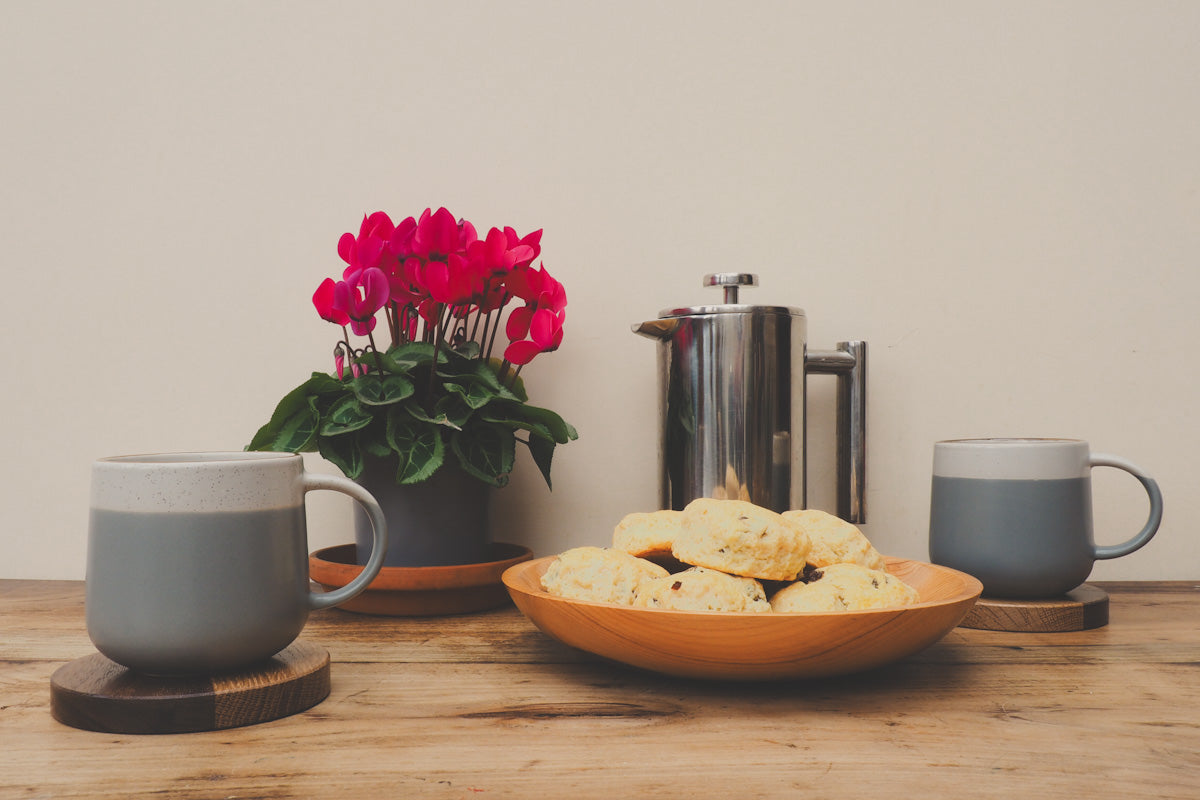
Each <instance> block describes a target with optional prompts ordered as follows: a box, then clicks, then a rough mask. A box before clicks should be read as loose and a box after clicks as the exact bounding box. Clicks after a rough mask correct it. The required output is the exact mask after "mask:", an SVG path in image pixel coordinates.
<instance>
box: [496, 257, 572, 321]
mask: <svg viewBox="0 0 1200 800" xmlns="http://www.w3.org/2000/svg"><path fill="white" fill-rule="evenodd" d="M505 285H506V286H507V287H508V291H510V292H511V293H512V294H513V295H514V296H516V297H519V298H521V299H522V300H524V301H525V302H526V303H527V304H530V305H535V306H537V307H539V308H549V309H552V310H554V311H561V310H563V309H564V308H566V305H567V290H566V289H564V288H563V285H562V284H561V283H559V282H558V281H556V280H555V279H554V278H553V277H551V276H550V273H549V272H546V268H545V267H542V268H541V269H533V268H532V267H525V268H523V269H514V270H513V271H512V273H511V274H510V275H509V277H508V280H507V281H506V283H505Z"/></svg>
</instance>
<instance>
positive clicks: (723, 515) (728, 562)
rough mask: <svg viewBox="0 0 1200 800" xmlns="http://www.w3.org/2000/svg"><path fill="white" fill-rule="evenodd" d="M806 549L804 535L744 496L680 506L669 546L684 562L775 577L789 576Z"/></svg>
mask: <svg viewBox="0 0 1200 800" xmlns="http://www.w3.org/2000/svg"><path fill="white" fill-rule="evenodd" d="M808 551H809V540H808V534H806V533H805V532H804V530H803V529H802V528H801V527H800V526H799V525H798V524H796V523H795V522H793V521H791V520H789V519H785V518H784V517H783V516H782V515H780V514H776V513H775V512H774V511H771V510H769V509H766V508H762V507H760V506H756V505H754V504H753V503H748V502H746V501H744V500H713V499H709V498H701V499H698V500H693V501H692V502H690V503H688V505H687V507H686V508H684V509H683V524H682V526H681V527H680V531H679V535H678V538H677V539H676V541H675V543H674V546H673V547H672V548H671V552H672V554H673V555H674V556H675V558H677V559H679V560H680V561H682V562H683V563H685V564H691V565H692V566H696V567H708V568H709V569H715V570H719V571H721V572H728V573H729V574H731V575H740V576H742V577H745V578H758V579H760V580H775V581H791V580H795V579H796V576H797V575H799V574H800V573H801V571H803V569H804V565H805V564H806V563H807V556H808Z"/></svg>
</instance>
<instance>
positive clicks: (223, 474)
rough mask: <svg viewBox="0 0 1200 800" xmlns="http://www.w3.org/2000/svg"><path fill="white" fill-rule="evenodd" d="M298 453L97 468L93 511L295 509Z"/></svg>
mask: <svg viewBox="0 0 1200 800" xmlns="http://www.w3.org/2000/svg"><path fill="white" fill-rule="evenodd" d="M303 473H304V460H303V459H302V458H301V456H299V455H298V454H296V453H276V452H258V451H228V452H222V451H215V452H188V453H149V454H142V455H124V456H111V457H108V458H101V459H98V460H96V461H94V462H93V463H92V491H91V506H92V508H94V509H104V510H108V511H141V512H149V513H154V512H158V513H162V512H180V513H188V512H208V511H260V510H269V509H277V508H290V507H293V506H297V505H301V504H303V502H304V487H303V484H302V481H301V480H300V478H301V476H302V475H303Z"/></svg>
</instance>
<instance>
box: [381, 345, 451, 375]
mask: <svg viewBox="0 0 1200 800" xmlns="http://www.w3.org/2000/svg"><path fill="white" fill-rule="evenodd" d="M384 355H386V356H387V357H388V358H389V359H390V360H391V363H393V364H396V365H398V366H400V367H403V371H405V372H408V371H409V370H411V369H412V368H413V367H417V366H420V365H421V364H429V363H432V362H433V344H432V343H430V342H405V343H404V344H401V345H397V346H396V347H393V348H391V349H390V350H388V351H387V352H386V353H384ZM444 360H445V355H444V354H442V355H439V357H438V361H439V362H440V361H444Z"/></svg>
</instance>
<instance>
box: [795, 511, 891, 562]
mask: <svg viewBox="0 0 1200 800" xmlns="http://www.w3.org/2000/svg"><path fill="white" fill-rule="evenodd" d="M783 517H784V519H790V520H792V521H793V522H795V523H796V524H798V525H799V526H800V527H801V528H803V529H804V532H805V533H807V534H808V538H809V540H810V541H811V542H812V548H811V549H810V550H809V551H808V563H809V564H810V565H811V566H814V567H828V566H829V565H831V564H859V565H861V566H864V567H867V568H869V569H878V570H882V569H885V568H886V562H885V561H884V558H883V555H882V554H881V553H880V552H879V551H878V550H876V549H875V548H874V546H872V544H871V543H870V542H869V541H867V537H866V536H863V534H862V531H860V530H859V529H858V528H856V527H855V526H854V525H851V524H850V523H849V522H846V520H844V519H842V518H841V517H835V516H834V515H833V514H829V513H826V512H824V511H819V510H817V509H815V508H811V509H806V510H804V511H785V512H783Z"/></svg>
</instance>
